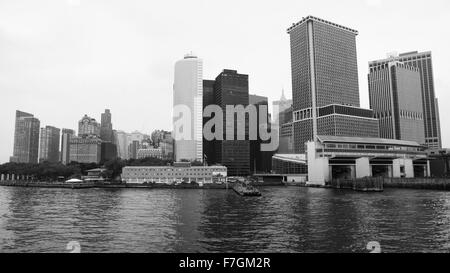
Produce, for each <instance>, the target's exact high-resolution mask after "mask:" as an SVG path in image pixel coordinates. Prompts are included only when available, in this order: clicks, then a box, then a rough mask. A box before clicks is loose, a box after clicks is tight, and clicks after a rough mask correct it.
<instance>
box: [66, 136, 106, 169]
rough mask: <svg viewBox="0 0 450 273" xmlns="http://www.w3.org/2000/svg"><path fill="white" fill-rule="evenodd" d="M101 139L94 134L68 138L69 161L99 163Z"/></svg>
mask: <svg viewBox="0 0 450 273" xmlns="http://www.w3.org/2000/svg"><path fill="white" fill-rule="evenodd" d="M101 145H102V141H101V139H100V138H98V137H97V136H96V135H89V136H84V137H71V138H70V162H78V163H97V164H98V163H100V161H101V148H102V146H101Z"/></svg>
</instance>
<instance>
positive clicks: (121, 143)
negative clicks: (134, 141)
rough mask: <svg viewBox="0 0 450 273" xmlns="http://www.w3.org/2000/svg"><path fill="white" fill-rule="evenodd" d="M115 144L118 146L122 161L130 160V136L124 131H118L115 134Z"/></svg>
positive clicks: (118, 153)
mask: <svg viewBox="0 0 450 273" xmlns="http://www.w3.org/2000/svg"><path fill="white" fill-rule="evenodd" d="M114 138H115V143H116V145H117V155H118V157H119V158H121V159H129V158H130V156H129V154H128V145H129V144H130V142H129V140H128V134H127V133H126V132H124V131H116V133H115V137H114Z"/></svg>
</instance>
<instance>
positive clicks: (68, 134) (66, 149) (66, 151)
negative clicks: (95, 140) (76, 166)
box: [60, 128, 75, 165]
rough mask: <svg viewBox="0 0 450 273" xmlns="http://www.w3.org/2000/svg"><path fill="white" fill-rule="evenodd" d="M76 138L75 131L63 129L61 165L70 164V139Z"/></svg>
mask: <svg viewBox="0 0 450 273" xmlns="http://www.w3.org/2000/svg"><path fill="white" fill-rule="evenodd" d="M74 136H75V131H74V130H71V129H64V128H63V129H62V132H61V159H60V160H61V163H62V164H64V165H67V164H69V163H70V139H71V138H72V137H74Z"/></svg>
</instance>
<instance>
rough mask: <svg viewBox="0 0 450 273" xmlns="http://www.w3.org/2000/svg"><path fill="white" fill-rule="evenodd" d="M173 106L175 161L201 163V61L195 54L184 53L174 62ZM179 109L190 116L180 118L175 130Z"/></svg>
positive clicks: (179, 115) (179, 116)
mask: <svg viewBox="0 0 450 273" xmlns="http://www.w3.org/2000/svg"><path fill="white" fill-rule="evenodd" d="M173 105H174V110H175V111H174V139H175V159H176V161H181V160H189V161H194V160H197V161H201V162H203V61H202V59H199V58H197V56H194V55H192V54H187V55H186V56H185V57H184V59H183V60H180V61H178V62H177V63H176V64H175V81H174V85H173ZM180 109H184V110H187V109H189V112H190V117H184V118H182V120H185V121H186V122H183V126H182V129H181V130H178V129H179V128H178V129H177V127H179V126H177V125H176V124H178V125H179V124H180V122H179V121H180V120H181V119H180V118H181V114H180V112H179V110H180ZM183 112H184V111H183ZM184 113H185V112H184ZM177 120H178V123H177ZM189 121H190V122H189Z"/></svg>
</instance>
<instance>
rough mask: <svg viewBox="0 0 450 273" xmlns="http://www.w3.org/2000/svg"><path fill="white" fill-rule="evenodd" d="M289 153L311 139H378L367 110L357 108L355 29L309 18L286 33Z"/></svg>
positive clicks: (302, 147)
mask: <svg viewBox="0 0 450 273" xmlns="http://www.w3.org/2000/svg"><path fill="white" fill-rule="evenodd" d="M287 32H288V34H290V40H291V65H292V67H291V69H292V93H293V115H294V120H293V122H294V123H293V124H294V150H295V152H296V153H303V152H304V151H305V143H306V142H308V141H311V140H315V139H316V137H317V135H332V136H355V137H378V136H379V129H378V120H376V119H374V118H373V117H372V116H373V112H372V111H371V110H367V109H361V108H359V106H360V103H359V86H358V67H357V56H356V35H358V32H357V31H356V30H353V29H350V28H348V27H344V26H341V25H338V24H335V23H332V22H328V21H325V20H322V19H319V18H316V17H313V16H308V17H306V18H303V19H302V20H301V21H300V22H298V23H296V24H294V25H292V26H291V27H290V28H289V29H288V30H287Z"/></svg>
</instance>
